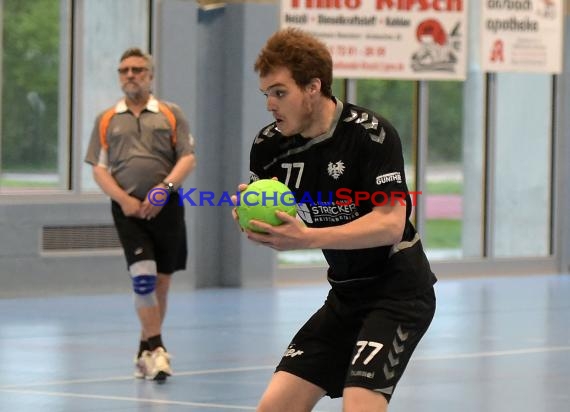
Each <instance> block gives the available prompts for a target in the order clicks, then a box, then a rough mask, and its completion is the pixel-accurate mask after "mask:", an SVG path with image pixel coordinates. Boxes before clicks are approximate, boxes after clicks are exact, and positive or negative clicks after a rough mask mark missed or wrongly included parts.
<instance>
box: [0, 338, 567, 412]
mask: <svg viewBox="0 0 570 412" xmlns="http://www.w3.org/2000/svg"><path fill="white" fill-rule="evenodd" d="M565 351H570V346H552V347H534V348H523V349H513V350H502V351H489V352H472V353H457V354H449V355H434V356H417V357H414V359H415V360H416V361H437V360H457V359H476V358H489V357H501V356H517V355H527V354H537V353H550V352H565ZM274 367H275V365H266V366H249V367H240V368H228V369H206V370H197V371H186V372H178V373H176V374H175V377H179V376H199V375H213V374H219V373H237V372H248V371H260V370H271V369H273V368H274ZM133 379H134V378H133V377H132V376H115V377H108V378H99V379H76V380H66V381H52V382H44V383H33V384H24V385H3V386H0V391H1V392H6V393H18V394H29V395H43V396H53V397H64V398H82V399H97V400H109V401H123V402H134V403H149V404H159V405H179V406H194V407H204V408H212V409H236V410H255V409H256V407H255V406H238V405H226V404H216V403H202V402H191V401H174V400H161V399H152V398H142V397H127V396H106V395H93V394H83V393H73V392H54V391H49V390H35V389H26V388H34V387H44V386H55V385H80V384H87V383H107V382H118V381H128V380H133ZM149 383H151V382H149Z"/></svg>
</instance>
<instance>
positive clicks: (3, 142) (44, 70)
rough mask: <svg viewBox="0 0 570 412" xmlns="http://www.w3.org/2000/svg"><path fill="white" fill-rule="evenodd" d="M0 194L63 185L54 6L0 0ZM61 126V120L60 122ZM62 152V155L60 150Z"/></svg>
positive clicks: (46, 1) (38, 0)
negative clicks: (0, 43) (0, 51)
mask: <svg viewBox="0 0 570 412" xmlns="http://www.w3.org/2000/svg"><path fill="white" fill-rule="evenodd" d="M0 9H1V10H0V28H1V36H0V39H1V42H2V49H1V50H2V54H1V55H0V62H1V66H0V67H1V68H0V76H1V81H0V91H1V96H2V98H1V100H0V155H1V156H0V193H10V192H15V191H21V190H27V189H40V188H65V187H66V182H67V167H63V168H61V167H60V164H67V163H68V162H67V160H68V158H67V156H66V154H65V150H63V151H62V150H61V149H62V145H65V141H66V140H67V139H66V134H65V133H66V132H65V131H64V132H63V133H62V131H61V130H62V129H61V128H60V126H61V124H60V122H59V114H60V107H61V106H60V102H59V93H60V86H61V87H65V86H64V85H60V76H59V74H60V65H61V61H60V47H61V45H63V44H65V42H63V41H61V38H60V36H61V35H60V33H61V32H62V30H61V27H60V24H61V21H62V19H61V16H60V5H59V3H58V2H57V1H53V0H26V1H21V0H4V1H2V2H0ZM65 126H66V125H65ZM62 152H63V154H62Z"/></svg>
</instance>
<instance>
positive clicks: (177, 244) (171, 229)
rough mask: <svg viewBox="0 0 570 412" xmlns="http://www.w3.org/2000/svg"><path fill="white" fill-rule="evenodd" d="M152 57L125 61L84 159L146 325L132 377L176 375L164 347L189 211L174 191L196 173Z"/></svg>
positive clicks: (138, 55)
mask: <svg viewBox="0 0 570 412" xmlns="http://www.w3.org/2000/svg"><path fill="white" fill-rule="evenodd" d="M153 70H154V69H153V62H152V57H151V56H150V55H149V54H147V53H144V52H143V51H141V50H140V49H138V48H130V49H128V50H126V51H125V52H124V53H123V55H122V56H121V58H120V63H119V68H118V72H119V82H120V84H121V88H122V90H123V92H124V95H125V96H124V98H123V99H121V100H120V101H119V102H118V103H116V104H115V105H114V106H113V107H112V108H110V109H108V110H106V111H104V112H103V113H101V114H99V115H98V116H97V119H96V120H95V125H94V128H93V132H92V134H91V141H90V144H89V148H88V150H87V154H86V156H85V161H86V162H87V163H89V164H91V165H92V166H93V177H94V179H95V181H96V182H97V184H98V185H99V186H100V188H101V190H103V192H104V193H106V194H107V195H108V196H109V197H110V198H111V210H112V214H113V220H114V222H115V226H116V228H117V232H118V234H119V238H120V240H121V244H122V246H123V249H124V252H125V258H126V261H127V267H128V270H129V274H130V276H131V279H132V286H133V291H134V297H135V306H136V312H137V314H138V318H139V320H140V324H141V329H142V331H141V338H140V343H139V350H138V353H137V356H136V361H135V364H136V370H135V376H136V377H138V378H146V379H152V380H158V381H162V380H165V379H166V378H167V377H168V376H170V375H171V374H172V369H171V367H170V356H169V354H168V352H167V351H166V349H165V345H164V343H163V341H162V331H161V329H162V323H163V320H164V316H165V313H166V306H167V297H168V290H169V288H170V280H171V275H172V273H174V272H175V271H177V270H183V269H185V268H186V259H187V246H186V225H185V221H184V208H183V205H182V204H179V201H178V199H179V198H178V194H177V189H178V187H179V186H180V185H181V184H182V182H184V180H185V179H186V177H187V176H188V175H189V174H190V172H192V170H193V169H194V167H195V164H196V160H195V156H194V140H193V138H192V135H191V134H190V131H189V126H188V121H187V119H186V117H185V115H184V113H183V112H182V110H181V109H180V108H179V107H178V106H177V105H175V104H173V103H167V102H163V101H160V100H158V99H157V98H156V97H155V96H153V95H152V93H151V84H152V79H153V74H154V73H153Z"/></svg>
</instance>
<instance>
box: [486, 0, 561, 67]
mask: <svg viewBox="0 0 570 412" xmlns="http://www.w3.org/2000/svg"><path fill="white" fill-rule="evenodd" d="M481 8H482V9H481V68H482V70H483V71H486V72H532V73H553V74H554V73H560V72H561V71H562V44H563V35H564V34H563V12H564V10H563V2H562V0H482V1H481Z"/></svg>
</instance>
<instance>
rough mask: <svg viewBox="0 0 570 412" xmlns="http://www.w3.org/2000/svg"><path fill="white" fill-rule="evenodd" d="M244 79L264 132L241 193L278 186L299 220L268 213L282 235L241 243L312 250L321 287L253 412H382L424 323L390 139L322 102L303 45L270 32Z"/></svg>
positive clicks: (314, 47) (318, 66)
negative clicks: (263, 107) (339, 409)
mask: <svg viewBox="0 0 570 412" xmlns="http://www.w3.org/2000/svg"><path fill="white" fill-rule="evenodd" d="M254 68H255V71H256V72H257V73H258V74H259V80H260V83H259V84H260V89H261V91H262V93H263V94H264V95H265V96H266V104H267V110H269V111H270V112H271V113H272V114H273V117H274V119H275V121H274V122H273V123H271V124H269V125H267V126H266V127H264V128H263V129H261V131H260V132H259V133H258V134H257V136H256V137H255V139H254V141H253V145H252V148H251V154H250V170H251V172H250V182H253V181H255V180H258V179H267V178H277V179H278V180H279V181H281V182H283V183H285V184H286V185H287V186H288V187H289V188H290V190H291V191H292V192H293V193H294V194H295V198H296V201H297V210H298V216H297V218H295V217H291V216H289V215H287V214H286V213H283V212H277V216H278V217H279V218H280V219H281V220H282V221H283V222H284V223H283V224H282V225H280V226H275V227H274V226H270V225H268V224H265V223H263V222H256V223H254V225H255V226H257V227H258V228H259V229H261V230H262V231H263V232H265V233H259V232H252V231H246V234H247V236H248V238H249V239H251V240H252V241H254V242H257V243H259V244H262V245H265V246H268V247H271V248H273V249H275V250H292V249H322V251H323V254H324V256H325V258H326V260H327V263H328V265H329V267H328V271H327V278H328V282H329V283H330V285H331V289H330V291H329V293H328V296H327V298H326V301H325V303H324V305H323V306H322V307H321V308H320V309H319V310H318V311H317V312H316V313H315V314H314V315H313V316H312V317H311V318H310V319H309V320H308V321H307V322H306V323H305V325H304V326H303V327H301V329H300V330H299V331H298V332H297V334H296V335H295V336H294V337H293V339H292V341H291V343H290V345H289V347H288V348H286V349H285V353H284V355H283V358H282V359H281V362H280V363H279V365H278V366H277V368H276V371H275V373H274V375H273V377H272V379H271V381H270V383H269V385H268V387H267V389H266V391H265V393H264V394H263V396H262V399H261V400H260V402H259V405H258V411H276V412H277V411H284V412H297V411H310V410H312V409H313V407H314V406H315V405H316V404H317V402H318V401H319V399H321V398H322V397H323V396H327V395H328V396H330V397H333V398H335V397H341V396H342V397H343V410H344V411H347V412H351V411H386V410H387V408H388V402H389V401H390V399H391V397H392V394H393V393H394V390H395V388H396V385H397V383H398V381H399V379H400V378H401V377H402V374H403V372H404V369H405V368H406V365H407V363H408V361H409V360H410V357H411V355H412V352H413V351H414V349H415V348H416V345H417V344H418V342H419V341H420V339H421V338H422V336H423V335H424V333H425V332H426V330H427V329H428V326H429V325H430V322H431V320H432V318H433V316H434V312H435V294H434V288H433V284H434V283H435V282H436V278H435V276H434V274H433V273H432V271H431V269H430V265H429V263H428V261H427V259H426V256H425V254H424V251H423V248H422V244H421V241H420V238H419V236H418V234H417V233H416V230H415V229H414V227H413V225H412V223H411V222H410V220H409V218H410V214H411V211H412V199H413V198H412V196H410V194H409V193H408V188H407V186H406V178H405V175H404V161H403V156H402V147H401V142H400V138H399V136H398V133H397V131H396V130H395V129H394V127H393V126H392V125H391V124H390V123H389V122H388V121H387V120H386V119H384V118H383V117H381V116H380V115H378V114H376V113H374V112H372V111H370V110H367V109H365V108H362V107H358V106H355V105H353V104H349V103H343V102H341V101H340V100H338V99H336V98H335V97H334V96H333V95H332V90H331V85H332V59H331V55H330V53H329V51H328V48H327V47H326V46H325V45H324V44H323V43H322V42H321V41H319V40H318V39H316V38H315V37H313V36H312V35H310V34H308V33H305V32H303V31H300V30H298V29H284V30H281V31H278V32H276V33H275V34H274V35H273V36H271V37H270V38H269V40H268V41H267V43H266V44H265V46H264V48H263V49H262V50H261V52H260V54H259V56H258V58H257V60H256V62H255V66H254ZM246 187H247V186H246V185H245V184H241V185H240V186H239V189H240V190H244V189H245V188H246ZM234 200H235V199H234ZM234 218H236V213H235V211H234ZM419 408H420V405H418V409H419Z"/></svg>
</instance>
